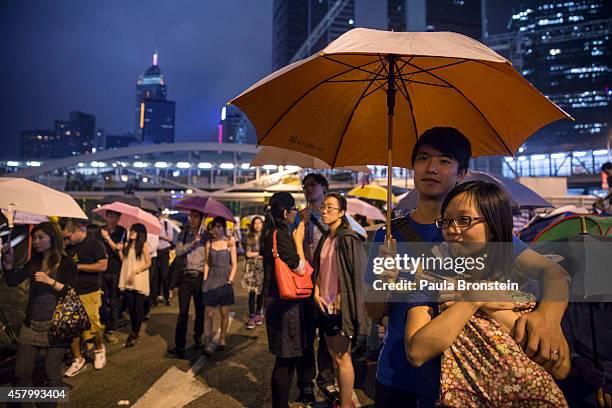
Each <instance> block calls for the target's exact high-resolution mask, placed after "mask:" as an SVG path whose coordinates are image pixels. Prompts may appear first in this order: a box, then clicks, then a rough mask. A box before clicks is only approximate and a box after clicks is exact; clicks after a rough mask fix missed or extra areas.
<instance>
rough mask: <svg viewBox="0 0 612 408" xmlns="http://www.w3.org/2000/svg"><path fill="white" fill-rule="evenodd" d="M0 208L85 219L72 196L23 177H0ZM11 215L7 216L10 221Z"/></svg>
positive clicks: (12, 212)
mask: <svg viewBox="0 0 612 408" xmlns="http://www.w3.org/2000/svg"><path fill="white" fill-rule="evenodd" d="M0 209H3V210H5V211H8V212H9V213H10V214H14V212H15V211H23V212H27V213H31V214H38V215H48V216H57V217H69V218H82V219H87V215H85V213H84V212H83V210H82V209H81V207H79V205H78V204H77V202H76V201H74V199H73V198H72V197H70V196H69V195H68V194H66V193H62V192H60V191H57V190H54V189H52V188H50V187H47V186H43V185H42V184H39V183H35V182H33V181H30V180H28V179H24V178H14V177H0ZM12 218H13V217H10V218H9V222H12V221H13V220H12Z"/></svg>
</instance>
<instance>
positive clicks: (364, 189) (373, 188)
mask: <svg viewBox="0 0 612 408" xmlns="http://www.w3.org/2000/svg"><path fill="white" fill-rule="evenodd" d="M346 195H348V196H353V197H361V198H366V199H368V200H377V201H387V189H386V188H384V187H381V186H377V185H376V184H368V185H365V186H357V187H355V188H354V189H352V190H351V191H349V192H348V193H346ZM391 197H392V200H393V203H397V198H395V196H391Z"/></svg>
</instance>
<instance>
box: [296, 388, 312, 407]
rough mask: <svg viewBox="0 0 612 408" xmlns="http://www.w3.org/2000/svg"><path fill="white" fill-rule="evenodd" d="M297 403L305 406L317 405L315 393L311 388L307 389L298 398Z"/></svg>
mask: <svg viewBox="0 0 612 408" xmlns="http://www.w3.org/2000/svg"><path fill="white" fill-rule="evenodd" d="M297 402H298V403H300V404H303V405H310V404H316V403H317V398H316V397H315V395H314V392H312V390H311V389H310V388H306V389H304V390H302V391H300V395H299V396H298V399H297Z"/></svg>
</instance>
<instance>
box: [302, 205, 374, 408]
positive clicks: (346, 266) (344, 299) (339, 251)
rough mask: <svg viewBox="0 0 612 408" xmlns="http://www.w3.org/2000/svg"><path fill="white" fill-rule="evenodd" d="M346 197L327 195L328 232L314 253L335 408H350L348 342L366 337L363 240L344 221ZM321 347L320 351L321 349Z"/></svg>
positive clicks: (323, 207)
mask: <svg viewBox="0 0 612 408" xmlns="http://www.w3.org/2000/svg"><path fill="white" fill-rule="evenodd" d="M346 208H347V203H346V198H344V197H343V196H341V195H340V194H337V193H328V194H327V195H326V196H325V200H324V201H323V204H322V205H321V208H320V211H321V220H322V221H323V223H324V224H325V225H327V231H326V232H325V234H323V236H322V237H321V240H320V241H319V244H318V245H317V248H316V250H315V253H314V265H313V266H314V268H315V273H314V276H313V279H314V281H315V290H314V300H315V303H316V305H317V306H318V308H319V311H320V314H319V320H320V326H319V327H320V328H321V329H320V330H321V331H322V332H323V334H324V335H325V340H326V343H327V348H328V350H329V353H330V354H331V356H332V359H333V362H334V365H335V367H336V377H337V380H338V385H339V387H340V395H339V401H333V406H340V407H343V408H347V407H353V406H354V404H353V401H352V398H353V386H354V382H355V371H354V369H353V362H352V359H351V343H352V340H353V339H354V338H355V337H356V336H357V335H362V336H367V335H368V334H369V333H370V327H371V321H370V319H369V318H368V316H367V313H366V310H365V305H364V300H363V288H362V283H361V279H362V276H363V272H364V271H365V268H366V265H367V255H366V253H365V248H364V245H363V239H362V238H361V236H360V235H359V234H357V233H356V232H355V231H353V230H352V229H351V227H350V225H349V223H348V220H347V219H346V217H345V214H346ZM319 347H320V346H319Z"/></svg>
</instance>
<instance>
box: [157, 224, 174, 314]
mask: <svg viewBox="0 0 612 408" xmlns="http://www.w3.org/2000/svg"><path fill="white" fill-rule="evenodd" d="M158 218H159V222H160V224H161V226H162V229H161V232H160V233H159V244H157V277H158V279H157V281H156V285H155V288H156V290H155V291H154V292H153V295H154V296H156V298H157V300H158V301H159V300H160V299H161V300H163V302H164V304H165V305H166V306H170V277H169V274H168V271H169V269H170V247H172V243H173V238H174V229H173V228H172V225H171V223H170V221H169V220H168V219H167V218H166V217H164V216H163V215H162V213H161V212H160V213H158ZM160 296H161V298H160Z"/></svg>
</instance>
